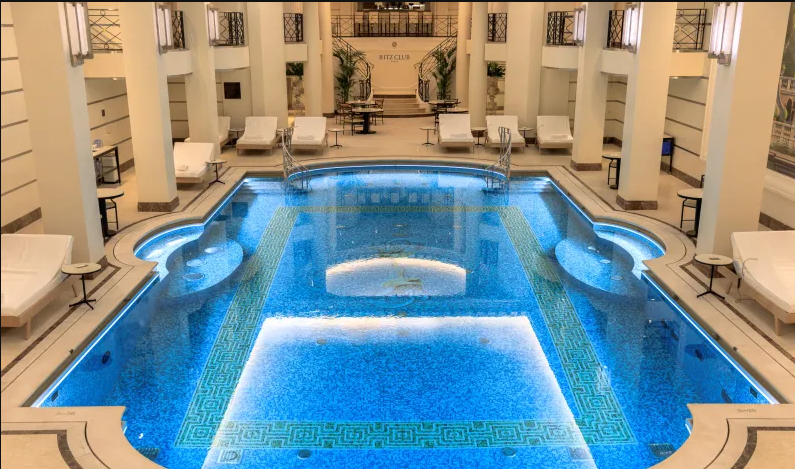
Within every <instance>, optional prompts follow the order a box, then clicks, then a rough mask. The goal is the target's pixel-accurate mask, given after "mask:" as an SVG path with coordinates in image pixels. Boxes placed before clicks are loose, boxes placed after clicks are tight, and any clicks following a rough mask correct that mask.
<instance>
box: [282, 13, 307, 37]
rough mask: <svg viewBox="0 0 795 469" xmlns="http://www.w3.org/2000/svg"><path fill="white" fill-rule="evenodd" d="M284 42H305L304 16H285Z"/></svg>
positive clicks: (287, 14)
mask: <svg viewBox="0 0 795 469" xmlns="http://www.w3.org/2000/svg"><path fill="white" fill-rule="evenodd" d="M284 42H288V43H292V42H304V15H303V14H301V13H285V14H284Z"/></svg>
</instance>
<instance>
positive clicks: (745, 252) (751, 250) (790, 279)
mask: <svg viewBox="0 0 795 469" xmlns="http://www.w3.org/2000/svg"><path fill="white" fill-rule="evenodd" d="M732 246H733V248H734V264H735V269H736V270H737V272H738V274H739V275H740V276H741V277H742V278H743V281H744V282H747V283H748V284H750V285H751V286H752V287H753V288H754V289H755V290H757V291H758V292H759V293H761V294H763V295H764V296H765V297H766V298H768V299H769V300H770V301H771V302H772V303H773V304H775V305H776V306H778V307H779V308H781V309H783V310H784V311H785V312H787V313H791V314H795V249H794V248H793V247H795V231H750V232H742V233H732Z"/></svg>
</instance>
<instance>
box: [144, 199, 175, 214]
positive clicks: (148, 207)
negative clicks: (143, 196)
mask: <svg viewBox="0 0 795 469" xmlns="http://www.w3.org/2000/svg"><path fill="white" fill-rule="evenodd" d="M178 206H179V196H177V197H174V200H172V201H171V202H138V211H139V212H173V211H174V210H175V209H176V208H177V207H178Z"/></svg>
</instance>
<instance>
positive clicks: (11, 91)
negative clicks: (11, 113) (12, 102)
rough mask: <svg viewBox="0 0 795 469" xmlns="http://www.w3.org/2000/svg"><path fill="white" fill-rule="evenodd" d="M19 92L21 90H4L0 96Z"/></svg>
mask: <svg viewBox="0 0 795 469" xmlns="http://www.w3.org/2000/svg"><path fill="white" fill-rule="evenodd" d="M20 91H22V88H17V89H15V90H6V91H3V92H0V95H2V96H5V95H7V94H13V93H19V92H20Z"/></svg>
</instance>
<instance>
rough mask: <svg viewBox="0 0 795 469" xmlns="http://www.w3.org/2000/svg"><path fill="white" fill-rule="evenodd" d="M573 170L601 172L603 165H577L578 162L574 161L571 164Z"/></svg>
mask: <svg viewBox="0 0 795 469" xmlns="http://www.w3.org/2000/svg"><path fill="white" fill-rule="evenodd" d="M569 166H571V169H573V170H575V171H601V170H602V163H577V162H576V161H574V160H572V161H571V162H570V163H569Z"/></svg>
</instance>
